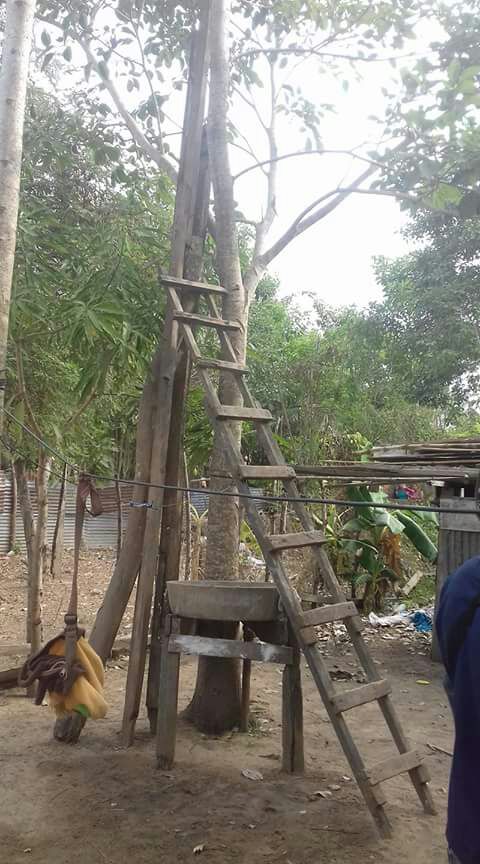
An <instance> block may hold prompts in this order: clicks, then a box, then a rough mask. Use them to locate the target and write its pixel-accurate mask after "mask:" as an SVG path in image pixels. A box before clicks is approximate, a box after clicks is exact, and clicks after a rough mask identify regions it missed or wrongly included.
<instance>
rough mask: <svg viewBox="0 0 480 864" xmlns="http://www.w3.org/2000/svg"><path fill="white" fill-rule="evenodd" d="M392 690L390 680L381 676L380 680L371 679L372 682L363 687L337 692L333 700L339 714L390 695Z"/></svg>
mask: <svg viewBox="0 0 480 864" xmlns="http://www.w3.org/2000/svg"><path fill="white" fill-rule="evenodd" d="M391 692H392V687H391V684H390V681H387V680H386V679H385V678H381V679H380V681H371V682H370V684H363V685H362V686H361V687H355V689H354V690H345V691H344V692H343V693H337V694H336V695H335V696H334V697H333V699H332V702H333V706H334V708H335V711H336V712H337V714H340V713H342V711H350V709H351V708H358V707H359V705H366V704H367V703H368V702H375V700H376V699H381V698H382V697H383V696H388V695H389V693H391Z"/></svg>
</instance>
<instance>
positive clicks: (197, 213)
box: [147, 134, 210, 733]
mask: <svg viewBox="0 0 480 864" xmlns="http://www.w3.org/2000/svg"><path fill="white" fill-rule="evenodd" d="M209 192H210V172H209V166H208V149H207V143H206V134H204V135H203V143H202V151H201V163H200V172H199V175H198V182H197V190H196V203H195V210H194V216H193V223H192V236H191V238H190V241H189V244H188V248H187V250H186V255H185V267H184V275H185V277H186V278H188V279H191V280H193V281H198V280H200V279H201V276H202V271H203V257H204V255H203V253H204V246H205V238H206V234H207V222H208V202H209ZM195 302H196V300H194V299H189V297H188V295H186V296H185V300H184V304H185V306H186V307H187V308H188V309H190V308H191V306H192V305H193V304H194V303H195ZM189 378H190V361H189V355H188V352H187V350H186V346H185V345H183V346H181V347H180V349H179V352H178V363H177V368H176V371H175V378H174V382H173V398H172V416H171V422H170V432H169V438H168V451H167V464H166V473H165V479H166V485H167V486H170V487H174V486H179V485H183V480H184V477H185V476H186V474H185V475H184V470H183V459H184V454H183V436H184V421H185V402H186V395H187V390H188V382H189ZM180 481H182V483H181V482H180ZM163 500H164V505H165V515H164V517H163V520H162V530H161V534H160V546H159V559H158V568H157V575H156V579H155V597H154V606H153V615H152V628H151V630H152V633H151V648H150V663H149V667H148V686H147V709H148V717H149V721H150V729H151V731H152V733H154V732H155V730H156V724H157V711H158V694H159V680H160V653H161V650H162V645H163V641H162V629H163V628H162V614H163V601H164V595H165V588H166V584H167V582H168V581H170V580H176V579H178V578H179V571H180V557H181V540H182V522H183V493H182V492H179V491H178V490H176V489H174V488H170V489H166V490H165V495H164V499H163Z"/></svg>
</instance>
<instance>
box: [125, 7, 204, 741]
mask: <svg viewBox="0 0 480 864" xmlns="http://www.w3.org/2000/svg"><path fill="white" fill-rule="evenodd" d="M198 5H199V19H200V26H199V28H198V29H197V30H196V31H195V32H194V34H193V37H192V52H191V58H190V78H189V90H188V95H187V101H186V107H185V119H184V127H183V136H182V150H181V156H180V168H179V176H178V182H177V193H176V197H175V215H174V222H173V237H172V253H171V265H170V275H172V276H177V277H182V276H183V272H184V258H185V248H186V244H187V242H188V240H189V238H190V237H191V233H192V220H193V213H194V208H195V193H196V189H197V181H198V176H199V171H200V150H201V140H202V127H203V121H204V114H205V89H206V71H207V63H206V58H207V35H208V19H209V3H208V2H206V0H204V2H202V3H201V4H198ZM164 332H165V334H166V337H168V338H165V337H164V341H163V346H162V351H161V376H160V377H159V381H158V389H157V394H156V405H157V411H156V422H155V432H154V441H153V448H152V463H151V472H150V475H151V476H150V479H151V482H152V483H154V484H157V488H154V487H151V488H150V491H149V498H148V502H149V504H150V505H151V506H150V508H149V509H148V510H147V521H146V526H145V535H144V543H143V561H142V567H141V570H140V575H139V579H138V585H137V595H136V600H135V611H134V618H133V630H132V641H131V652H130V663H129V666H128V674H127V685H126V692H125V705H124V712H123V722H122V738H123V743H124V744H125V745H126V746H130V745H131V744H132V742H133V736H134V731H135V724H136V720H137V717H138V712H139V708H140V699H141V694H142V685H143V676H144V672H145V660H146V654H147V640H148V625H149V622H150V614H151V608H152V598H153V588H154V583H155V577H156V574H157V569H158V548H159V539H160V529H161V524H162V512H163V506H164V503H165V497H166V496H165V495H164V491H163V490H162V489H161V488H158V486H159V485H161V484H163V483H165V481H166V477H167V473H168V472H167V461H168V457H167V453H168V446H169V443H170V442H169V439H170V434H169V433H170V429H171V419H172V398H173V390H174V379H175V373H176V367H177V363H178V324H177V323H176V321H175V320H174V317H173V308H172V304H171V303H170V302H169V303H168V304H167V310H166V315H165V325H164ZM179 408H180V414H181V416H182V417H183V405H180V406H179ZM172 464H173V463H170V465H172ZM155 595H156V598H158V597H160V596H163V590H161V586H157V588H156V592H155ZM155 605H157V604H155ZM155 623H156V622H155ZM155 642H156V640H155V639H154V645H155ZM150 677H151V679H152V676H150ZM152 686H154V685H153V684H151V686H150V692H151V689H152ZM149 704H150V705H151V708H152V710H155V709H154V708H153V704H152V703H151V702H149Z"/></svg>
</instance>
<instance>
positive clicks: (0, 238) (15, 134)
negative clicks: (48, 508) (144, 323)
mask: <svg viewBox="0 0 480 864" xmlns="http://www.w3.org/2000/svg"><path fill="white" fill-rule="evenodd" d="M34 13H35V0H7V17H6V25H5V36H4V41H3V52H2V66H1V69H0V429H1V428H2V425H3V406H4V399H5V377H6V363H7V343H8V319H9V314H10V295H11V290H12V278H13V263H14V256H15V241H16V233H17V218H18V202H19V195H20V171H21V163H22V147H23V123H24V116H25V100H26V93H27V78H28V64H29V59H30V48H31V44H32V29H33V17H34Z"/></svg>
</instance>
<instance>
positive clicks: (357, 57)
mask: <svg viewBox="0 0 480 864" xmlns="http://www.w3.org/2000/svg"><path fill="white" fill-rule="evenodd" d="M259 54H265V55H267V56H268V55H278V54H293V55H294V56H296V57H299V56H300V55H302V54H306V55H310V56H311V57H329V58H330V59H332V58H333V59H335V60H351V61H353V62H363V63H390V61H391V60H405V59H407V58H411V57H418V54H415V52H413V51H412V52H410V53H409V54H398V55H394V56H392V57H363V56H362V55H361V54H336V53H335V52H334V51H321V50H318V48H315V47H312V48H249V49H248V51H242V52H241V53H240V54H237V55H236V59H238V60H242V59H244V58H245V57H252V56H258V55H259Z"/></svg>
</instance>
